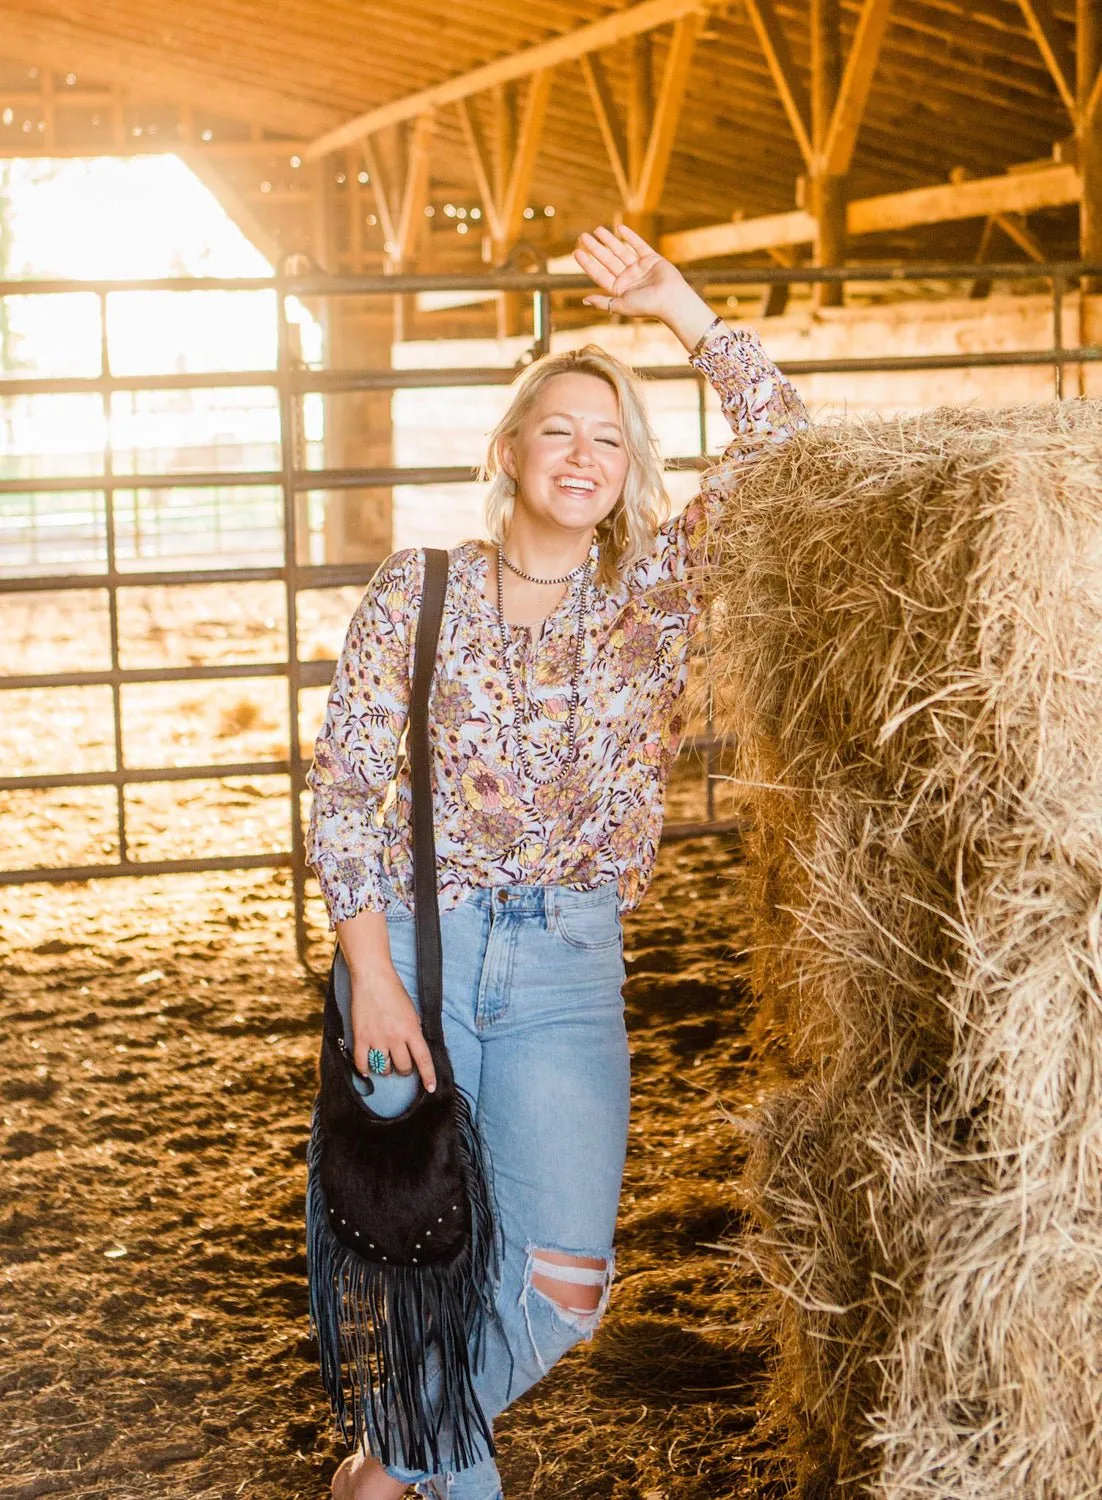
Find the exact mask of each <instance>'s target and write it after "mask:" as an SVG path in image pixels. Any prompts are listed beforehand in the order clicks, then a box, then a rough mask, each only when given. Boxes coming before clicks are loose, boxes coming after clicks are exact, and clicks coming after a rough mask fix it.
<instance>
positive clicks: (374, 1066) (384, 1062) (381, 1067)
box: [367, 1047, 390, 1078]
mask: <svg viewBox="0 0 1102 1500" xmlns="http://www.w3.org/2000/svg"><path fill="white" fill-rule="evenodd" d="M367 1071H368V1072H369V1073H377V1074H378V1075H379V1077H380V1078H385V1077H386V1075H387V1074H388V1073H389V1072H390V1054H389V1053H388V1052H384V1051H383V1049H382V1048H381V1047H369V1048H368V1049H367Z"/></svg>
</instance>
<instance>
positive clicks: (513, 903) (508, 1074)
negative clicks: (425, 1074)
mask: <svg viewBox="0 0 1102 1500" xmlns="http://www.w3.org/2000/svg"><path fill="white" fill-rule="evenodd" d="M440 926H441V936H442V940H443V952H444V1032H445V1039H446V1041H447V1045H448V1052H449V1054H450V1056H451V1060H452V1066H453V1067H454V1069H455V1075H456V1081H457V1082H458V1084H459V1086H460V1088H462V1089H464V1090H465V1091H466V1093H467V1094H469V1095H470V1097H471V1098H472V1099H473V1100H474V1101H476V1105H477V1120H478V1128H479V1132H480V1135H481V1138H482V1142H483V1146H484V1148H485V1149H486V1151H487V1152H488V1154H489V1158H490V1162H491V1166H492V1170H493V1185H494V1197H495V1201H496V1205H497V1212H498V1223H499V1227H500V1231H501V1238H502V1252H503V1253H502V1264H501V1280H500V1283H499V1287H498V1293H497V1307H498V1312H499V1314H500V1325H499V1326H498V1327H496V1328H491V1330H490V1333H489V1337H488V1339H487V1351H486V1356H485V1360H484V1363H483V1367H482V1370H481V1373H480V1374H478V1375H477V1376H476V1380H475V1387H476V1390H477V1392H478V1396H479V1400H480V1402H481V1404H482V1408H483V1410H484V1412H485V1413H486V1416H487V1417H488V1418H489V1419H490V1421H491V1422H492V1421H493V1419H494V1418H495V1417H496V1416H497V1415H498V1413H499V1412H502V1411H504V1409H505V1408H506V1407H507V1406H508V1405H509V1404H510V1403H511V1402H513V1401H515V1400H516V1399H517V1397H518V1396H520V1395H522V1394H523V1393H524V1392H525V1391H526V1390H527V1389H528V1388H529V1387H530V1386H532V1385H534V1384H535V1383H536V1381H537V1380H539V1379H540V1377H541V1376H542V1375H544V1374H546V1372H547V1371H548V1370H549V1369H550V1368H551V1366H552V1365H553V1364H554V1363H555V1362H556V1360H558V1359H560V1358H561V1357H562V1355H564V1354H565V1353H566V1352H567V1350H568V1349H570V1348H571V1346H572V1345H574V1344H576V1343H578V1342H579V1341H580V1340H582V1339H584V1338H587V1337H590V1336H591V1335H592V1333H593V1331H594V1330H595V1328H596V1326H597V1324H598V1322H599V1320H600V1317H601V1314H602V1313H603V1312H604V1308H605V1304H606V1302H607V1300H608V1288H609V1284H610V1282H611V1279H612V1273H613V1266H614V1260H613V1250H612V1237H613V1228H614V1225H615V1220H616V1210H617V1206H618V1203H619V1197H620V1182H621V1177H622V1175H623V1168H624V1152H625V1147H626V1142H627V1125H628V1045H627V1036H626V1033H625V1029H624V1005H623V998H622V995H621V986H622V984H623V979H624V964H623V940H622V934H621V928H620V915H619V901H618V898H617V891H616V886H615V884H609V885H604V886H600V887H598V888H597V889H596V890H592V891H574V890H570V889H569V888H567V887H564V886H519V885H512V886H496V887H494V888H492V889H482V890H478V891H476V892H474V893H473V894H472V895H471V896H469V897H468V898H467V899H466V900H465V901H464V902H463V903H462V904H461V905H460V906H457V907H455V908H454V909H452V910H451V911H447V912H442V913H441V918H440ZM387 928H388V931H389V935H390V948H391V953H392V955H393V959H394V965H395V967H396V969H397V970H398V973H399V975H400V976H401V979H402V982H403V984H404V985H405V986H406V988H407V989H408V991H409V993H410V995H411V996H412V997H413V1000H414V1003H415V1004H416V1003H417V966H416V956H415V948H414V923H413V915H412V913H411V912H410V910H409V908H408V907H407V906H405V905H404V904H403V902H402V901H401V900H399V899H398V897H397V896H393V899H392V900H391V902H390V906H389V908H388V911H387ZM338 967H339V968H340V967H341V966H338ZM345 983H347V980H345ZM342 991H344V994H342ZM346 993H347V991H346V990H345V989H344V986H343V985H341V984H340V983H338V1000H342V999H343V998H344V995H345V994H346ZM414 1089H415V1081H414V1080H411V1079H403V1078H400V1077H397V1076H395V1075H391V1076H390V1077H388V1078H384V1079H379V1080H377V1091H376V1094H375V1095H374V1097H373V1099H372V1107H373V1108H374V1109H376V1110H377V1111H378V1112H379V1113H381V1114H396V1113H398V1112H399V1111H400V1110H401V1109H403V1108H404V1107H405V1105H406V1103H407V1102H408V1101H409V1098H410V1097H411V1095H412V1093H413V1091H414ZM578 1309H582V1310H578ZM390 1472H391V1473H392V1474H393V1475H394V1476H395V1478H400V1479H405V1480H407V1481H408V1482H409V1483H411V1484H414V1483H415V1484H416V1487H417V1490H418V1493H419V1494H421V1495H424V1496H430V1497H432V1500H500V1497H501V1479H500V1476H499V1475H498V1471H497V1466H496V1464H495V1463H494V1461H493V1459H492V1458H490V1457H488V1456H487V1457H485V1458H484V1459H483V1460H482V1461H481V1462H479V1463H477V1464H475V1465H474V1466H473V1467H471V1468H467V1469H463V1470H460V1471H458V1472H454V1473H445V1474H439V1475H433V1476H430V1475H426V1474H414V1473H410V1472H408V1471H406V1470H401V1469H391V1471H390Z"/></svg>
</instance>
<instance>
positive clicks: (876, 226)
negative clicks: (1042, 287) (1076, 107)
mask: <svg viewBox="0 0 1102 1500" xmlns="http://www.w3.org/2000/svg"><path fill="white" fill-rule="evenodd" d="M1080 190H1081V189H1080V178H1079V172H1078V170H1077V169H1076V168H1075V167H1073V166H1068V165H1061V166H1052V167H1041V168H1039V169H1038V170H1037V171H1036V172H1003V173H1000V174H999V175H998V176H997V177H976V178H974V179H972V180H971V181H969V182H950V183H944V184H938V185H936V186H934V187H925V188H911V189H909V190H908V191H907V192H903V193H885V194H883V195H882V196H879V197H876V198H858V199H857V200H856V201H855V202H853V203H851V204H850V206H849V211H848V213H847V216H846V217H847V227H848V229H849V232H850V234H877V233H880V232H882V231H885V230H892V229H916V228H918V227H919V226H920V225H923V224H944V223H948V222H949V221H950V220H952V219H983V218H987V217H988V216H989V215H993V214H999V213H1019V214H1029V213H1035V212H1036V211H1037V210H1038V209H1041V208H1057V207H1059V206H1060V205H1062V204H1064V203H1077V202H1078V201H1079V194H1080Z"/></svg>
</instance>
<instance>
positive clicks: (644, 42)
mask: <svg viewBox="0 0 1102 1500" xmlns="http://www.w3.org/2000/svg"><path fill="white" fill-rule="evenodd" d="M653 62H654V57H653V48H652V46H651V39H650V35H649V33H648V34H645V35H642V36H636V37H632V39H631V50H630V56H629V59H628V119H627V148H628V155H627V162H628V179H629V181H630V182H631V183H633V184H634V183H636V182H638V181H639V174H640V172H641V171H642V170H643V158H644V157H645V156H646V154H647V137H648V136H649V135H650V127H651V121H652V120H653V118H654V69H653V66H652V64H653Z"/></svg>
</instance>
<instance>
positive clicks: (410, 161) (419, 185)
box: [393, 114, 436, 262]
mask: <svg viewBox="0 0 1102 1500" xmlns="http://www.w3.org/2000/svg"><path fill="white" fill-rule="evenodd" d="M435 127H436V120H435V117H434V116H433V115H431V114H424V115H419V116H418V118H417V119H416V121H415V122H414V125H413V131H412V134H411V137H410V142H409V155H408V158H407V161H406V181H405V187H404V188H403V190H402V207H401V210H400V212H399V215H398V223H397V225H396V226H395V227H396V229H397V231H398V233H397V235H396V236H395V240H396V248H395V252H394V257H393V258H394V259H395V260H396V261H398V262H401V261H405V260H408V259H409V257H410V256H411V255H412V254H413V251H414V250H415V248H416V245H417V235H418V232H419V231H420V229H421V225H422V223H423V221H424V217H425V203H426V201H427V198H428V188H429V168H430V164H431V162H430V151H431V147H432V135H433V130H434V129H435Z"/></svg>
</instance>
